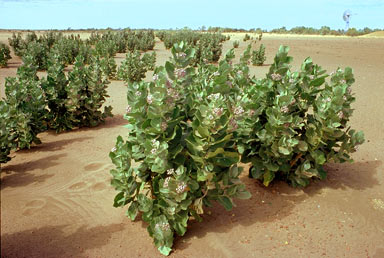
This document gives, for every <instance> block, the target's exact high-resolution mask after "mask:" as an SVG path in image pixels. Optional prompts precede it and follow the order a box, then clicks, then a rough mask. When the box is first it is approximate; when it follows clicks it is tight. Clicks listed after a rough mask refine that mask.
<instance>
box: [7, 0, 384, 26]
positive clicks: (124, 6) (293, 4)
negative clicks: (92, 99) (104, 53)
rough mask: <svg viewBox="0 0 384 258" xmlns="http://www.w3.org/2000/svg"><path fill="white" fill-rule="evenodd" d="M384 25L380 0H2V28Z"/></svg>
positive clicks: (383, 4)
mask: <svg viewBox="0 0 384 258" xmlns="http://www.w3.org/2000/svg"><path fill="white" fill-rule="evenodd" d="M347 9H349V10H351V12H352V14H354V15H352V17H351V21H350V27H355V28H358V29H362V28H364V27H369V28H372V29H374V28H380V29H383V28H384V0H360V1H359V0H317V1H311V0H265V1H257V0H234V1H227V0H221V1H219V0H193V1H192V0H188V1H186V0H179V1H176V0H164V1H161V0H126V1H124V0H0V29H67V28H72V29H87V28H107V27H111V28H114V29H117V28H127V27H130V28H154V29H168V28H173V29H176V28H183V27H185V26H187V27H189V28H192V29H198V28H199V27H201V26H203V25H204V26H206V27H207V28H208V27H209V26H219V27H231V28H244V29H251V28H258V27H260V28H262V29H267V30H270V29H274V28H280V27H282V26H285V27H286V28H287V29H290V28H292V27H295V26H307V27H314V28H320V27H321V26H323V25H325V26H329V27H331V28H332V29H344V28H345V22H344V21H343V19H342V15H343V12H344V11H345V10H347Z"/></svg>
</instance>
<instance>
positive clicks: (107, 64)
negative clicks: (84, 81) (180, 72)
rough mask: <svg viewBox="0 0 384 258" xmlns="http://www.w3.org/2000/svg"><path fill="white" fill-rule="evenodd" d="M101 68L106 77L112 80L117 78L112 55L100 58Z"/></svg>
mask: <svg viewBox="0 0 384 258" xmlns="http://www.w3.org/2000/svg"><path fill="white" fill-rule="evenodd" d="M100 65H101V70H102V72H103V74H104V75H105V77H106V78H108V79H111V80H114V79H116V78H117V65H116V61H115V59H113V57H104V58H100Z"/></svg>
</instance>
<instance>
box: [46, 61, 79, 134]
mask: <svg viewBox="0 0 384 258" xmlns="http://www.w3.org/2000/svg"><path fill="white" fill-rule="evenodd" d="M48 64H49V65H48V71H47V78H46V79H43V80H42V83H41V86H42V88H43V90H44V92H45V96H46V99H47V106H48V110H49V114H48V119H47V122H48V128H49V129H53V130H55V131H56V132H57V133H59V132H62V131H67V130H70V129H72V128H74V127H75V126H76V125H75V124H74V122H73V120H74V119H75V118H74V117H73V113H72V112H70V111H69V109H68V108H67V106H66V105H67V101H68V82H69V81H68V78H67V76H66V75H65V73H64V68H65V65H64V62H63V61H61V57H60V56H59V55H53V56H51V57H50V59H49V60H48Z"/></svg>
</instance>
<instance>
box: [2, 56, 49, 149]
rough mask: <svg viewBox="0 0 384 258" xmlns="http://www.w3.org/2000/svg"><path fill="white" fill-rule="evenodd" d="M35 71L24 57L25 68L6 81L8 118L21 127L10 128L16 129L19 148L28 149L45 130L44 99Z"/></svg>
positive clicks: (37, 140) (15, 138) (21, 68)
mask: <svg viewBox="0 0 384 258" xmlns="http://www.w3.org/2000/svg"><path fill="white" fill-rule="evenodd" d="M36 71H37V67H36V66H34V61H33V60H32V58H29V57H28V56H27V57H26V58H25V63H24V65H22V66H21V67H19V69H18V71H17V77H15V78H6V80H5V95H6V99H5V102H6V104H7V105H8V106H9V108H8V110H9V114H10V116H9V117H8V119H10V120H14V119H15V120H21V124H22V125H17V126H13V127H12V128H18V129H15V130H14V131H13V132H12V133H13V136H12V138H13V139H14V140H15V141H16V144H15V145H16V148H18V149H24V148H30V145H31V143H36V144H38V143H40V139H39V138H38V137H37V134H39V133H41V132H43V131H45V130H46V129H47V124H46V122H45V121H46V119H47V115H48V111H47V110H46V97H45V94H44V91H43V89H42V88H41V86H40V82H39V81H38V78H37V76H36ZM21 116H24V119H23V118H22V117H21ZM7 123H14V121H8V122H7Z"/></svg>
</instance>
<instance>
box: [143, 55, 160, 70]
mask: <svg viewBox="0 0 384 258" xmlns="http://www.w3.org/2000/svg"><path fill="white" fill-rule="evenodd" d="M141 60H142V61H143V62H144V64H145V65H146V67H147V69H148V70H150V71H153V70H154V69H155V65H156V52H155V51H153V52H152V53H151V54H149V53H145V54H144V55H143V58H142V59H141Z"/></svg>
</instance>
